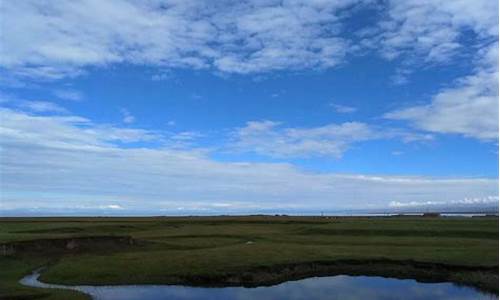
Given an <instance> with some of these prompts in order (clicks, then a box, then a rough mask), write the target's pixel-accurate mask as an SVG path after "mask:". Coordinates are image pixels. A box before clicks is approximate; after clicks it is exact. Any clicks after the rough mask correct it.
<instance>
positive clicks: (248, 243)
mask: <svg viewBox="0 0 500 300" xmlns="http://www.w3.org/2000/svg"><path fill="white" fill-rule="evenodd" d="M245 244H247V245H251V244H253V241H247V242H246V243H245Z"/></svg>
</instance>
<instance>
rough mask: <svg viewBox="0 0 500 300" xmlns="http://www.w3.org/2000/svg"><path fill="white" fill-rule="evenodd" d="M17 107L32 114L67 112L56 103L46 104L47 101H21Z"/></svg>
mask: <svg viewBox="0 0 500 300" xmlns="http://www.w3.org/2000/svg"><path fill="white" fill-rule="evenodd" d="M18 105H19V106H21V107H22V108H25V109H28V110H30V111H32V112H38V113H41V112H60V113H64V112H67V110H66V109H65V108H64V107H62V106H59V105H57V104H56V103H53V102H48V101H21V102H20V103H18Z"/></svg>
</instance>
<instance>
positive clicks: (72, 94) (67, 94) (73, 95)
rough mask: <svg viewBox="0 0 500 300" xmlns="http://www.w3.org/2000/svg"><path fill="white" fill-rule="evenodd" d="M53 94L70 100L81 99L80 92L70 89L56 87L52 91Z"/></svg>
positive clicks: (81, 94)
mask: <svg viewBox="0 0 500 300" xmlns="http://www.w3.org/2000/svg"><path fill="white" fill-rule="evenodd" d="M54 95H55V96H56V97H58V98H60V99H64V100H70V101H81V100H82V99H83V93H82V92H80V91H77V90H72V89H58V90H55V91H54Z"/></svg>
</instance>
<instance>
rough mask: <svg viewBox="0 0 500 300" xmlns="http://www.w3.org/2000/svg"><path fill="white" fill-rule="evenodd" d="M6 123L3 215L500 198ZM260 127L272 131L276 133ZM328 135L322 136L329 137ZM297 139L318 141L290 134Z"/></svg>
mask: <svg viewBox="0 0 500 300" xmlns="http://www.w3.org/2000/svg"><path fill="white" fill-rule="evenodd" d="M0 117H1V119H2V122H0V129H1V130H0V145H1V147H2V159H1V160H0V167H1V170H2V180H1V181H0V188H1V190H2V201H1V202H2V208H1V209H2V210H9V209H16V208H26V207H39V208H40V209H43V208H44V207H45V208H57V207H60V206H61V205H62V206H64V208H65V209H66V211H69V209H71V208H78V207H81V206H82V205H85V207H95V208H97V209H99V207H101V206H102V205H107V209H110V210H118V209H119V208H118V206H119V207H121V208H123V211H131V210H136V211H141V210H144V207H148V208H149V209H150V211H155V212H158V211H165V212H166V213H167V212H168V211H172V210H177V209H179V208H182V209H184V211H189V210H190V209H191V210H195V211H218V212H221V211H239V212H249V211H250V212H251V211H255V210H256V209H257V208H256V207H258V208H261V209H264V208H269V209H276V210H278V211H279V210H283V209H288V208H294V209H305V208H307V209H309V210H310V209H342V208H370V207H384V206H387V205H388V199H402V200H400V201H401V202H403V201H405V202H412V201H432V200H434V199H442V200H443V201H453V200H457V199H464V198H484V197H488V196H490V195H495V194H498V182H497V180H496V179H487V178H476V179H467V178H448V179H436V178H425V177H404V176H367V175H345V174H328V173H326V174H319V173H318V174H316V173H311V172H304V171H301V170H300V169H297V168H296V167H294V166H292V165H290V164H286V163H252V162H218V161H215V160H213V159H210V158H209V156H207V154H206V153H205V152H203V151H198V150H197V149H196V148H191V149H184V150H182V151H181V150H175V149H172V148H168V147H165V146H161V145H159V146H155V147H152V146H145V145H144V144H141V145H136V146H135V145H134V144H131V145H130V146H127V147H124V146H123V145H122V144H123V143H124V142H125V143H126V142H134V141H140V140H146V141H147V140H151V139H153V140H162V139H168V137H167V136H162V135H158V134H157V133H154V132H149V131H146V130H143V129H134V128H120V127H111V126H108V125H105V124H95V123H93V122H92V121H90V120H88V119H85V118H81V117H79V116H73V115H66V116H37V115H32V114H27V113H23V112H21V111H14V110H9V109H2V110H0ZM251 126H252V127H253V130H257V129H261V130H265V129H269V128H273V127H274V126H276V124H274V123H270V122H264V123H262V124H260V123H255V124H253V125H251ZM351 127H353V128H351ZM357 127H359V128H358V129H355V128H357ZM337 129H340V130H341V131H342V130H343V131H344V133H345V134H347V132H352V131H353V130H354V129H355V130H354V132H358V133H360V132H361V133H362V132H364V129H363V126H359V125H356V124H351V125H345V126H344V127H342V126H341V127H340V128H337ZM323 130H324V129H318V130H316V131H315V132H321V133H320V136H321V135H323V133H322V131H323ZM287 134H289V135H290V136H294V137H295V136H296V137H299V136H303V135H305V134H306V135H309V134H310V133H309V132H304V131H303V130H290V131H289V132H288V133H287ZM33 195H36V197H33ZM40 199H43V205H42V204H40V202H39V201H40ZM61 199H64V201H61ZM103 203H104V204H103ZM213 203H224V205H225V206H224V207H222V206H217V207H215V206H214V205H213ZM110 205H117V206H113V207H111V206H110ZM228 205H229V206H228ZM61 209H62V208H61Z"/></svg>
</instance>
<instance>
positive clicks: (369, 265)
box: [40, 259, 499, 296]
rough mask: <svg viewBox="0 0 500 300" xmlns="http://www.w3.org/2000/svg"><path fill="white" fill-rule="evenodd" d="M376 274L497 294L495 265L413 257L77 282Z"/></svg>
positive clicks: (257, 282) (257, 283) (267, 280)
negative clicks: (412, 258) (159, 277)
mask: <svg viewBox="0 0 500 300" xmlns="http://www.w3.org/2000/svg"><path fill="white" fill-rule="evenodd" d="M337 275H347V276H376V277H384V278H394V279H412V280H416V281H417V282H422V283H441V282H450V283H453V284H456V285H459V286H466V287H470V288H474V289H476V290H478V291H481V292H483V293H489V294H495V295H496V296H498V294H499V289H498V266H494V267H486V266H476V267H475V266H459V265H448V264H442V263H431V262H418V261H413V260H389V259H369V260H354V259H353V260H335V261H313V262H302V263H289V264H277V265H270V266H260V267H255V268H249V269H247V270H242V271H241V272H228V273H225V274H213V275H203V274H200V275H190V276H182V275H179V276H176V275H170V276H168V277H166V278H165V281H164V282H157V281H153V282H148V281H140V280H139V281H134V282H123V281H121V282H119V284H113V283H112V282H106V284H95V283H91V284H90V283H85V282H82V283H79V284H76V285H92V286H106V285H117V286H120V285H142V284H151V285H182V286H190V287H247V288H254V287H261V286H274V285H278V284H281V283H284V282H287V281H296V280H301V279H306V278H311V277H327V276H337ZM40 278H41V279H43V282H44V283H47V284H57V285H60V284H59V283H57V282H53V281H51V280H50V278H44V274H43V273H41V276H40Z"/></svg>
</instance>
